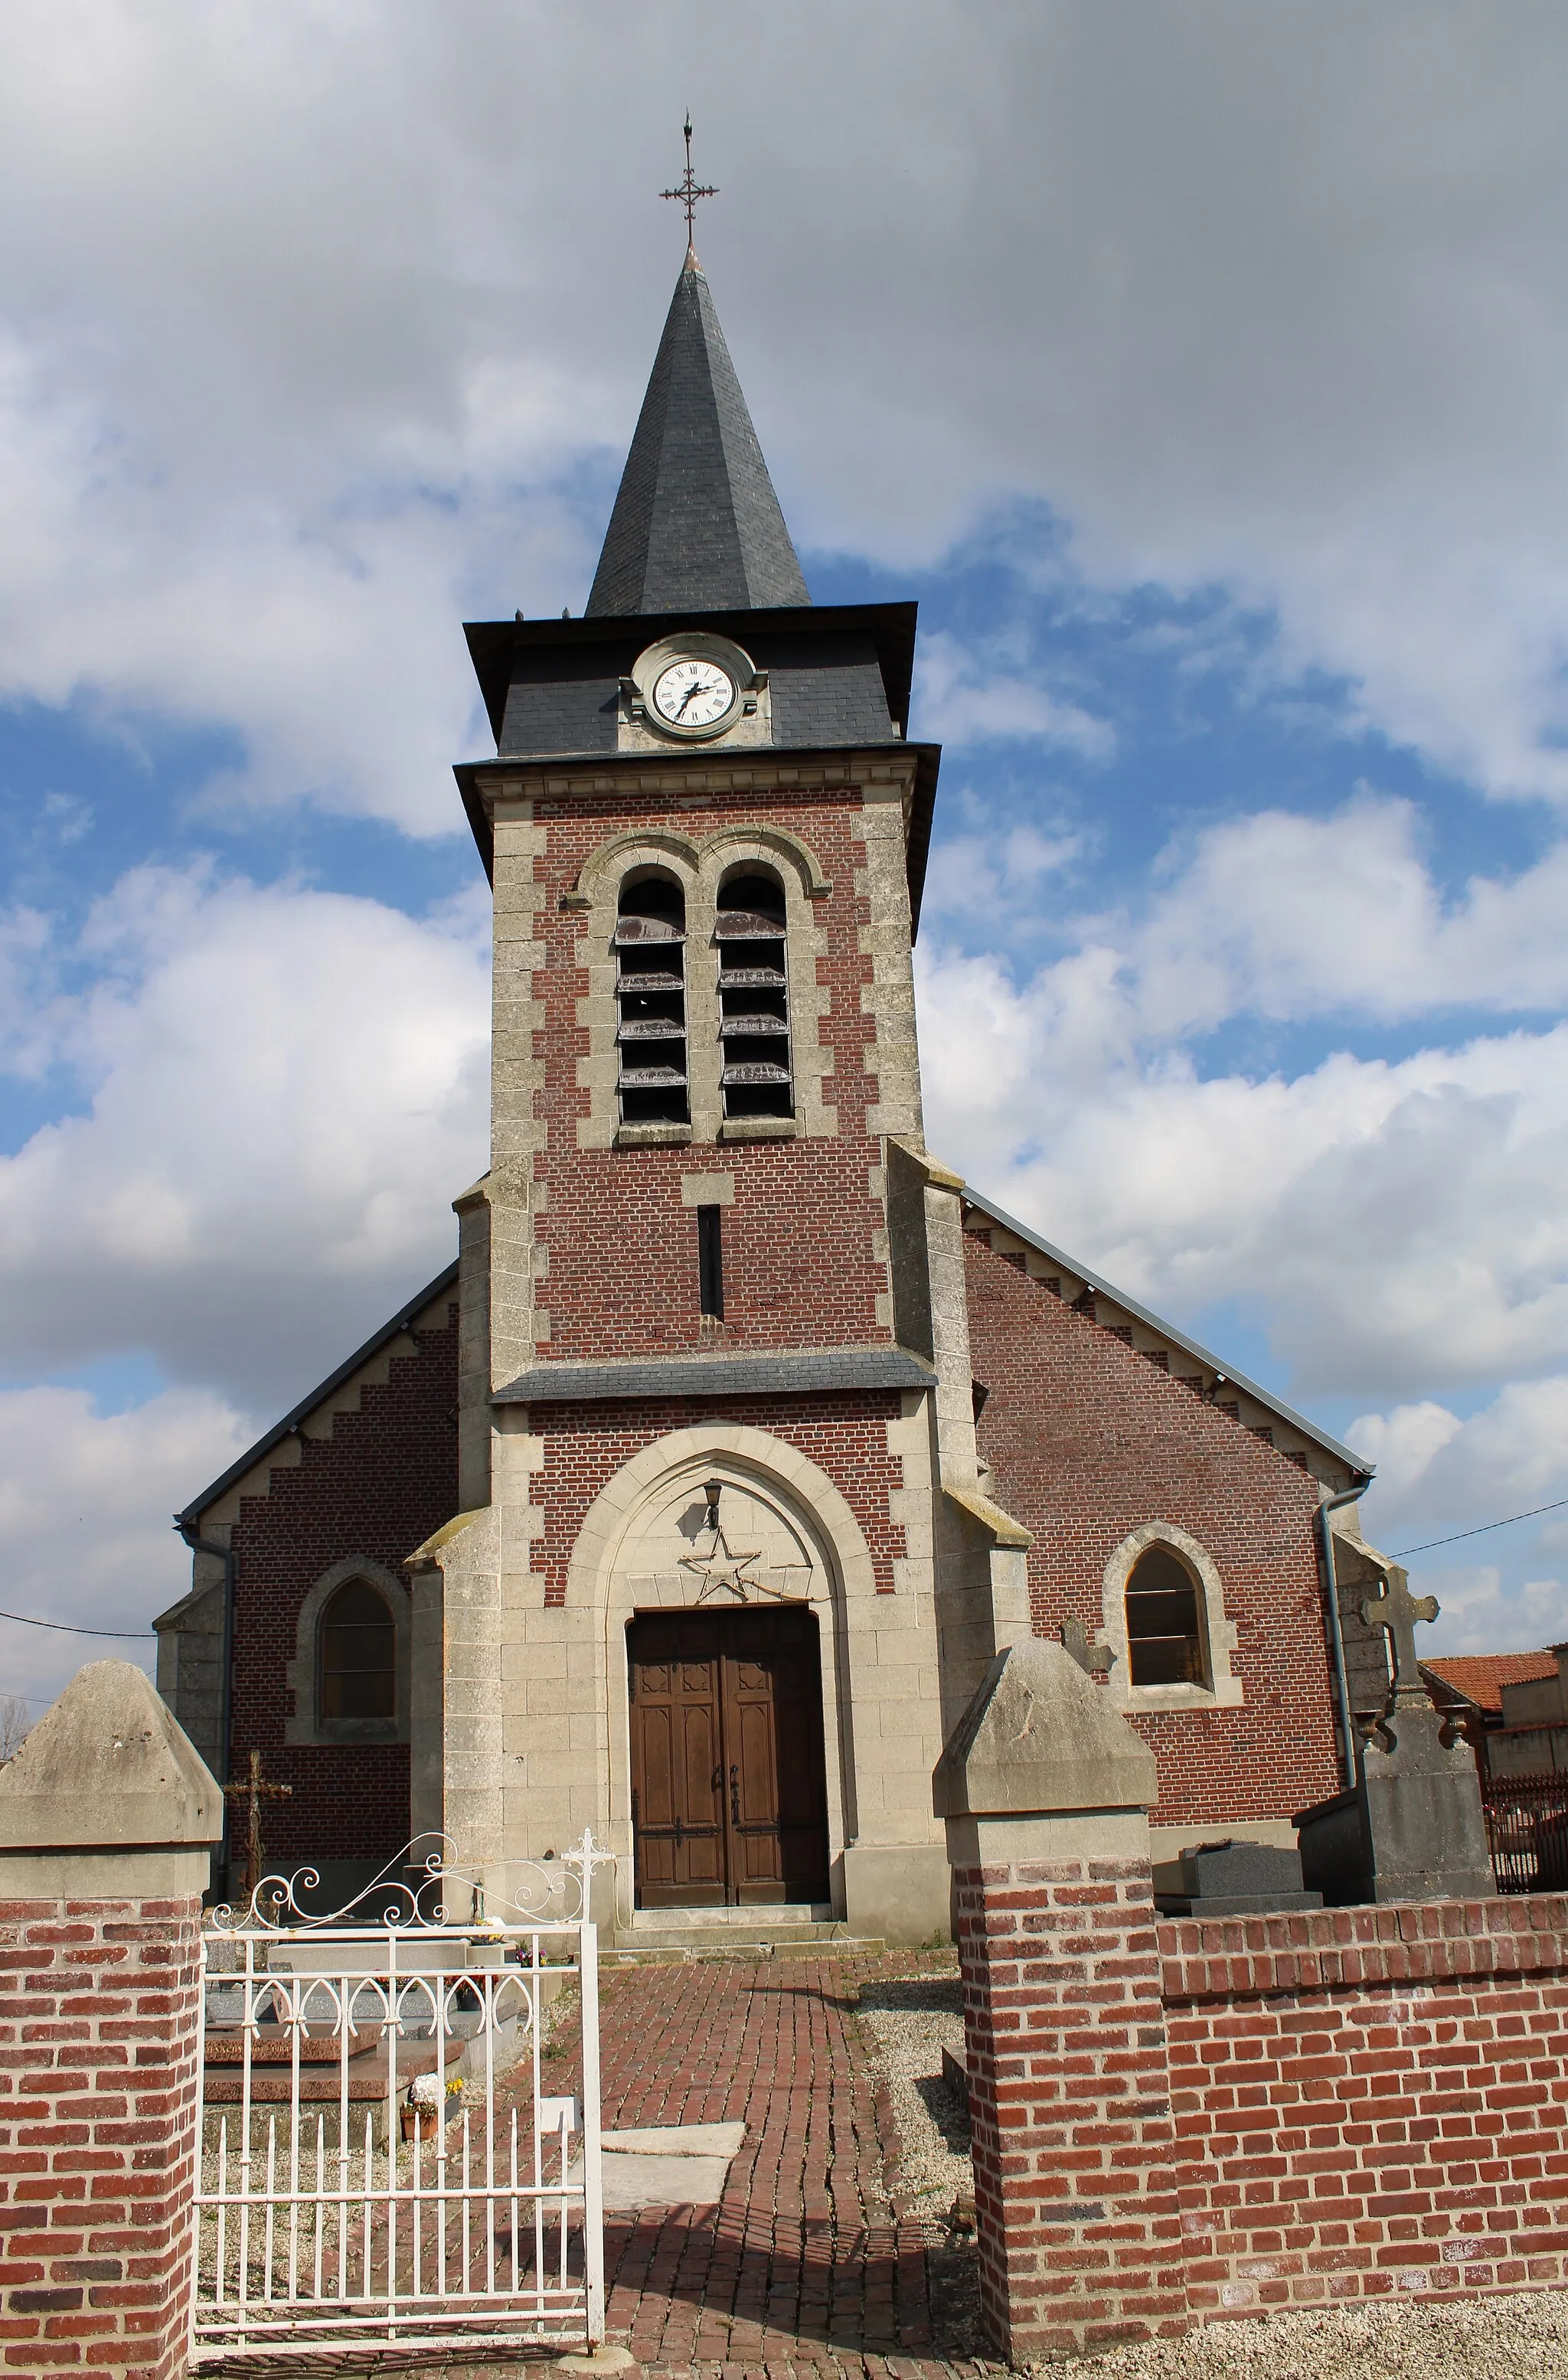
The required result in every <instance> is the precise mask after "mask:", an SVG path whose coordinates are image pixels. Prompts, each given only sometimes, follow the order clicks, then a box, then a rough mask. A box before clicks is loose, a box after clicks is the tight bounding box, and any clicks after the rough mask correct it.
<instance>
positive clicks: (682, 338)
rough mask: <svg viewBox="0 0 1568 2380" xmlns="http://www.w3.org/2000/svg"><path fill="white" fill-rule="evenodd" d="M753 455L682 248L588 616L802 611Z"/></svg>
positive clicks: (719, 340)
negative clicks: (791, 606)
mask: <svg viewBox="0 0 1568 2380" xmlns="http://www.w3.org/2000/svg"><path fill="white" fill-rule="evenodd" d="M809 601H811V598H810V596H809V595H808V593H807V591H806V581H805V579H804V578H803V577H801V575H800V565H799V563H798V562H797V561H796V553H795V548H794V546H793V545H792V544H791V542H790V535H789V531H788V529H787V528H785V527H784V515H783V513H782V512H781V511H780V509H779V500H778V498H777V496H775V495H774V493H773V483H772V480H770V479H769V477H768V466H767V465H766V463H765V462H764V461H763V460H762V449H761V448H760V445H759V444H758V443H757V432H756V431H755V430H754V429H753V428H752V426H751V416H750V414H749V413H748V410H747V406H746V399H745V397H744V396H743V395H741V391H740V383H739V381H738V380H737V379H736V378H735V366H734V364H733V363H731V361H730V351H729V349H728V347H726V346H725V345H724V334H723V331H721V329H720V328H719V317H718V315H717V314H716V313H715V311H714V310H713V300H712V297H711V294H710V292H709V288H708V280H707V275H706V274H705V273H704V272H703V270H702V267H701V266H700V264H699V262H698V261H697V256H696V252H695V250H694V249H691V248H689V247H688V248H687V255H686V263H685V265H684V266H683V267H682V270H681V276H680V279H679V280H678V281H677V282H676V284H675V296H674V297H673V298H672V299H671V301H670V310H669V313H668V314H667V316H666V317H665V321H664V334H663V336H662V339H661V340H660V342H659V352H658V354H657V355H656V356H655V357H654V358H653V370H652V373H651V376H650V380H649V383H648V394H647V395H646V396H645V397H644V398H643V400H642V411H641V413H640V414H639V415H638V424H637V430H636V431H635V433H634V435H633V438H632V443H631V452H630V454H629V455H627V456H626V469H625V471H624V472H623V473H622V475H621V485H620V492H619V493H618V494H617V495H616V498H615V508H614V512H613V513H612V514H611V516H610V526H609V528H608V529H607V530H606V532H605V537H604V551H603V552H602V553H601V555H600V557H599V567H598V569H597V570H596V571H595V572H594V575H593V587H592V590H591V591H590V595H589V599H588V614H589V616H590V617H592V616H593V615H595V614H599V615H601V616H602V615H605V614H614V615H618V616H621V617H625V616H626V615H627V614H628V613H634V612H706V611H731V612H749V611H764V610H767V609H769V608H771V607H772V605H774V604H786V603H809Z"/></svg>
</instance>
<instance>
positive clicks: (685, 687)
mask: <svg viewBox="0 0 1568 2380" xmlns="http://www.w3.org/2000/svg"><path fill="white" fill-rule="evenodd" d="M734 701H735V680H734V679H733V678H732V677H731V675H730V674H729V672H728V670H725V669H721V668H720V666H719V664H718V662H703V661H683V662H671V663H670V665H669V667H668V669H664V670H661V671H660V673H659V675H658V676H657V677H656V678H655V680H654V681H653V708H654V710H656V711H657V712H658V713H659V716H660V718H661V719H663V720H666V721H668V722H669V724H670V725H671V726H672V727H711V726H712V724H713V722H714V721H715V720H716V719H722V718H723V715H724V713H725V711H726V710H729V708H730V706H731V705H732V703H733V702H734Z"/></svg>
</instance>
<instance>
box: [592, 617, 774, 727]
mask: <svg viewBox="0 0 1568 2380" xmlns="http://www.w3.org/2000/svg"><path fill="white" fill-rule="evenodd" d="M767 688H768V674H767V672H766V670H760V669H759V668H758V667H757V665H756V663H755V662H753V660H752V658H751V656H750V654H749V653H748V652H747V651H745V650H743V649H742V647H741V646H739V645H737V644H735V642H734V640H733V639H732V638H731V637H721V636H718V635H717V634H715V632H714V631H713V630H712V629H711V628H677V629H676V631H675V634H674V635H673V636H669V637H660V638H659V640H658V642H657V643H656V644H651V645H648V646H645V647H644V649H643V650H642V651H641V652H640V653H638V657H637V659H636V661H635V662H633V663H632V667H631V672H630V674H629V675H628V676H626V677H624V678H623V679H622V680H621V699H622V702H623V704H624V706H625V708H624V710H623V711H622V720H623V723H624V725H625V726H626V728H629V729H631V730H632V731H633V733H634V735H635V734H638V733H642V732H645V731H646V730H648V729H650V728H651V729H652V731H653V733H654V735H655V736H657V737H660V738H668V740H669V741H670V742H671V743H675V744H702V743H712V742H714V741H715V740H716V739H717V738H718V737H719V736H721V735H735V734H736V733H739V734H740V735H742V736H743V737H744V740H745V741H747V742H748V743H759V742H765V741H766V740H767V735H768V732H769V731H768V720H767V712H766V704H767V701H768V692H767ZM759 706H762V707H763V716H762V717H761V718H759ZM751 722H756V723H755V724H752V723H751ZM634 748H635V747H634ZM644 748H645V747H644Z"/></svg>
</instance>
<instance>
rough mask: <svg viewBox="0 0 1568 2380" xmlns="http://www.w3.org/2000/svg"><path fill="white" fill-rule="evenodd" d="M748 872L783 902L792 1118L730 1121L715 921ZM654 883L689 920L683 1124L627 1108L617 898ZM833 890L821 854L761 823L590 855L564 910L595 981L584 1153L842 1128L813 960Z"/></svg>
mask: <svg viewBox="0 0 1568 2380" xmlns="http://www.w3.org/2000/svg"><path fill="white" fill-rule="evenodd" d="M748 871H756V872H759V873H765V874H766V875H767V876H769V877H770V878H771V879H772V880H773V881H774V882H775V883H776V884H777V886H778V888H779V890H780V892H781V893H782V896H783V913H784V943H785V950H786V958H785V964H784V969H783V970H782V971H783V972H784V973H785V975H786V976H787V979H788V991H789V999H788V1010H789V1013H788V1018H787V1024H788V1037H787V1046H788V1050H789V1074H790V1084H791V1099H790V1104H791V1112H790V1113H788V1114H784V1115H772V1116H768V1115H763V1116H757V1117H733V1118H732V1117H726V1115H725V1099H724V1086H723V1067H724V1053H723V1030H722V1028H723V999H722V996H721V990H720V982H719V977H720V970H721V958H722V953H723V942H722V941H721V939H720V937H719V934H718V931H717V924H718V911H719V901H720V895H721V892H722V889H723V885H724V883H725V882H726V880H734V879H735V878H737V877H739V876H742V875H745V874H746V873H748ZM657 877H663V878H665V879H667V880H670V881H671V882H673V883H675V885H677V886H678V887H679V888H680V891H681V894H682V904H683V907H684V913H685V936H686V940H685V944H684V953H685V961H684V972H685V989H684V1009H685V1020H684V1021H685V1024H686V1045H685V1066H686V1072H687V1115H686V1117H685V1118H684V1119H683V1118H681V1117H678V1116H676V1115H674V1114H671V1115H668V1116H655V1115H651V1114H650V1115H644V1114H641V1113H632V1112H629V1111H623V1102H622V1100H621V1097H620V1082H621V1073H622V1065H621V1050H620V1035H621V1032H622V1028H623V1025H624V1023H625V1019H624V1017H623V1014H622V1010H623V1006H624V1004H625V1003H624V1002H623V999H622V996H621V995H622V990H623V986H622V982H621V977H622V973H623V969H622V966H621V964H620V960H619V956H618V951H617V944H616V930H617V927H618V926H619V924H620V918H621V900H622V895H623V892H624V890H625V889H626V887H627V886H629V885H635V884H636V882H637V881H638V880H639V879H645V880H646V879H651V878H657ZM832 890H833V887H832V885H831V883H830V882H829V880H827V878H826V877H825V876H824V875H823V872H822V868H821V866H820V861H819V859H818V857H817V856H816V854H815V853H814V852H813V851H812V850H811V849H810V847H809V846H808V844H806V843H805V842H804V841H803V840H802V839H801V838H800V837H799V836H797V835H794V834H790V833H786V832H784V830H782V829H780V828H775V827H770V826H767V825H764V824H761V823H759V824H757V825H755V826H739V825H737V826H731V827H721V828H718V829H716V830H715V831H714V832H712V833H711V834H707V835H704V836H702V837H700V838H693V837H691V836H688V835H683V834H680V833H678V832H675V831H674V830H673V829H670V828H665V827H649V828H646V829H641V830H638V831H637V832H632V833H626V834H618V835H614V836H613V837H611V838H610V839H609V840H608V841H606V842H605V843H603V844H601V846H600V847H599V849H598V850H597V851H595V852H594V853H592V854H591V856H590V857H589V858H588V859H587V860H586V861H585V862H584V863H583V866H582V868H581V869H580V870H579V872H578V875H577V882H576V884H575V885H573V886H572V887H570V888H569V889H568V891H567V892H565V895H564V896H563V899H564V905H565V907H566V908H567V909H568V910H570V911H574V912H576V913H577V916H578V917H579V918H580V921H581V922H580V927H579V931H578V935H577V953H576V955H577V963H578V965H580V966H582V967H583V968H585V969H586V970H587V974H588V979H589V991H588V994H587V997H586V998H584V999H581V1000H579V1002H578V1003H577V1010H578V1014H577V1023H578V1024H579V1026H585V1027H586V1028H587V1030H588V1036H589V1054H588V1056H587V1058H586V1059H585V1060H583V1061H582V1062H580V1063H579V1070H578V1080H579V1083H581V1084H582V1085H583V1086H584V1087H586V1088H587V1090H588V1092H589V1112H588V1114H587V1115H586V1116H584V1117H581V1118H580V1119H579V1121H578V1125H577V1139H578V1145H579V1146H580V1147H587V1148H610V1147H643V1146H665V1145H676V1146H680V1145H684V1144H686V1143H687V1142H694V1143H699V1144H700V1143H702V1142H708V1143H712V1142H716V1141H721V1140H725V1139H746V1138H751V1139H760V1138H776V1137H789V1138H794V1137H796V1136H811V1137H821V1136H823V1135H828V1134H832V1133H833V1132H834V1131H835V1130H836V1128H837V1114H836V1111H835V1110H834V1109H833V1108H832V1107H830V1106H828V1105H827V1104H826V1102H825V1100H824V1097H823V1092H824V1088H825V1078H826V1076H827V1074H828V1071H829V1068H830V1066H831V1063H832V1052H831V1050H825V1049H824V1048H823V1047H822V1044H821V1035H820V1019H821V1018H822V1017H823V1016H824V1015H825V1014H826V1012H827V1007H828V999H829V995H828V993H827V991H826V990H823V989H822V988H821V987H820V986H819V984H818V982H817V960H818V958H819V957H820V956H822V955H823V954H825V953H826V949H827V937H826V935H825V933H824V932H823V931H822V930H821V929H820V927H819V925H818V922H817V909H816V904H817V903H819V902H820V901H822V900H824V899H825V898H826V897H827V895H828V894H829V893H830V892H832ZM642 1104H644V1103H641V1102H635V1103H634V1105H635V1106H640V1105H642Z"/></svg>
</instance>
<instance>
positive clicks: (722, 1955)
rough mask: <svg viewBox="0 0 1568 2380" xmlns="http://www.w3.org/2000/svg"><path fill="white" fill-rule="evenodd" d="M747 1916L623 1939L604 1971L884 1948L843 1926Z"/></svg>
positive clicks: (862, 1953) (838, 1955)
mask: <svg viewBox="0 0 1568 2380" xmlns="http://www.w3.org/2000/svg"><path fill="white" fill-rule="evenodd" d="M748 1915H749V1913H748V1912H747V1911H744V1910H740V1911H736V1912H735V1913H734V1920H733V1922H732V1923H731V1924H729V1925H662V1926H660V1927H658V1928H657V1929H653V1928H649V1929H647V1930H644V1929H643V1928H641V1927H638V1928H637V1929H636V1930H635V1931H634V1932H632V1933H630V1934H626V1935H623V1936H622V1937H621V1938H620V1940H619V1941H618V1942H617V1943H616V1944H615V1946H614V1949H605V1950H602V1951H601V1952H600V1954H599V1955H600V1963H601V1965H602V1966H605V1967H647V1966H660V1965H670V1964H675V1963H679V1962H681V1961H686V1960H695V1959H869V1958H875V1957H878V1956H879V1955H880V1954H881V1950H882V1949H883V1948H884V1947H885V1946H884V1945H883V1944H882V1943H881V1941H880V1940H877V1939H874V1938H873V1937H870V1936H869V1935H864V1934H851V1933H850V1931H849V1928H848V1926H847V1925H844V1924H843V1923H842V1922H838V1923H834V1922H833V1921H831V1920H819V1921H816V1922H811V1923H808V1924H806V1925H757V1924H755V1923H748V1922H747V1921H748Z"/></svg>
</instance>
